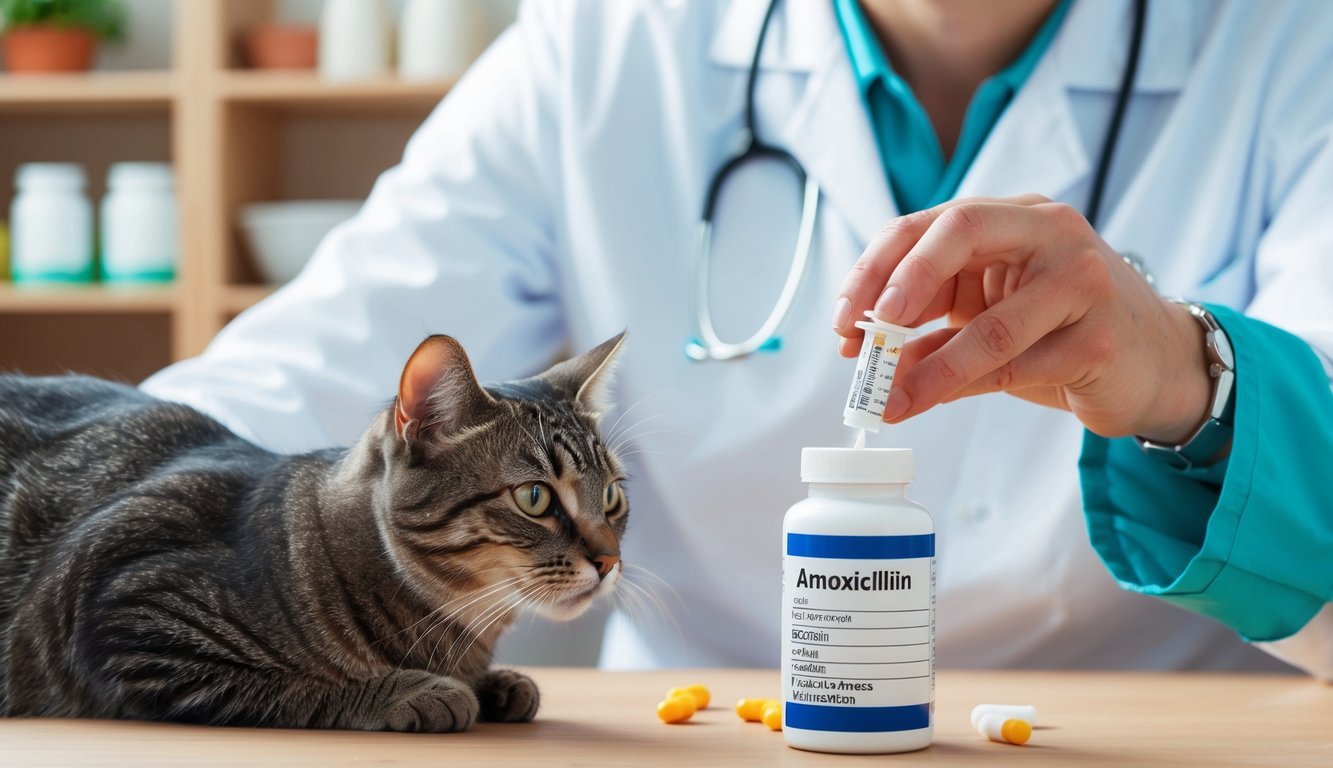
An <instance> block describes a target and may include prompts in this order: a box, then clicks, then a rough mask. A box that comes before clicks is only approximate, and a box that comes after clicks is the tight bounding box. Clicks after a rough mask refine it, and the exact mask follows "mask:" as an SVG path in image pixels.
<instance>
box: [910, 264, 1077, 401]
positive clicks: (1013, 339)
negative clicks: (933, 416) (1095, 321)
mask: <svg viewBox="0 0 1333 768" xmlns="http://www.w3.org/2000/svg"><path fill="white" fill-rule="evenodd" d="M1077 316H1078V315H1077V313H1076V311H1075V304H1074V299H1073V297H1072V296H1071V295H1070V294H1069V292H1061V291H1058V290H1053V287H1052V285H1051V284H1050V283H1049V282H1047V283H1045V284H1037V285H1029V286H1027V287H1024V288H1021V289H1019V290H1018V292H1016V293H1014V294H1013V295H1012V296H1010V297H1009V298H1008V299H1006V300H1005V301H1002V302H1000V303H999V304H996V305H995V306H993V307H991V308H990V309H987V310H986V311H985V312H982V313H981V314H979V315H977V316H976V317H975V318H973V319H972V321H971V322H969V323H968V324H967V325H965V326H963V327H962V328H961V329H959V330H957V332H956V333H955V334H954V335H953V336H952V337H951V338H949V339H947V340H946V341H945V342H944V343H943V344H942V345H940V346H939V348H938V349H936V350H935V351H933V352H931V353H929V354H927V355H925V356H924V357H922V358H920V359H919V360H915V361H913V362H912V363H911V364H910V365H905V366H903V367H904V368H905V370H901V369H900V371H899V373H898V375H897V377H896V378H895V380H894V383H893V389H892V391H891V392H890V395H889V403H888V405H887V407H886V408H885V411H884V417H885V420H886V421H890V422H898V421H902V420H903V419H906V418H910V417H912V416H914V415H916V414H918V413H921V412H923V411H926V410H927V409H929V408H931V407H933V406H935V405H938V404H939V403H941V402H944V401H945V400H947V399H949V398H950V397H951V396H952V395H954V394H955V393H957V392H959V391H960V390H963V389H964V388H966V387H968V386H969V385H972V384H973V383H974V382H976V381H977V380H978V379H981V378H983V377H985V376H987V375H988V374H994V375H995V377H996V378H995V385H996V386H997V387H998V388H1000V389H1008V388H1010V387H1014V386H1017V385H1016V384H1014V381H1015V379H1014V376H1015V375H1016V374H1017V373H1018V372H1019V370H1023V372H1024V374H1025V376H1026V377H1027V378H1026V379H1025V380H1024V381H1025V382H1026V383H1025V384H1023V385H1024V386H1032V385H1033V384H1035V383H1044V379H1043V378H1042V377H1048V376H1052V375H1055V373H1056V372H1058V371H1060V370H1061V369H1062V368H1064V367H1065V364H1064V362H1063V361H1060V360H1051V359H1049V358H1040V359H1039V360H1038V361H1037V363H1036V364H1037V365H1038V367H1037V368H1035V369H1033V370H1030V371H1028V370H1026V366H1027V365H1029V364H1031V363H1028V362H1025V363H1024V364H1023V366H1022V367H1021V368H1016V367H1015V366H1014V365H1013V364H1012V363H1013V361H1014V360H1015V359H1016V358H1018V357H1019V356H1021V355H1023V354H1024V353H1025V352H1026V351H1028V350H1029V348H1031V347H1032V346H1033V345H1035V344H1036V343H1037V342H1038V341H1039V340H1041V339H1042V338H1043V337H1046V336H1048V335H1049V334H1051V333H1052V332H1055V331H1058V330H1059V329H1062V328H1064V327H1066V326H1068V325H1069V324H1070V323H1072V322H1073V321H1074V320H1075V319H1076V317H1077ZM936 333H938V332H936ZM934 336H936V334H928V336H927V337H922V338H923V340H924V339H925V338H929V337H934ZM905 352H906V350H905ZM1040 364H1046V367H1045V368H1043V367H1040ZM1061 383H1063V382H1061ZM987 391H989V390H987Z"/></svg>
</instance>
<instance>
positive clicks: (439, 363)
mask: <svg viewBox="0 0 1333 768" xmlns="http://www.w3.org/2000/svg"><path fill="white" fill-rule="evenodd" d="M619 342H620V338H619V337H617V338H616V339H612V340H611V341H609V342H607V343H606V344H603V345H602V346H600V347H598V348H597V349H595V350H593V351H592V352H589V353H588V354H587V355H584V356H583V357H580V358H575V359H574V360H572V361H569V362H567V363H564V364H562V365H560V366H557V367H556V368H554V369H552V370H551V371H548V372H547V373H546V374H543V375H542V376H540V377H537V378H534V379H528V380H524V381H522V382H513V383H509V384H504V385H496V386H491V387H488V388H482V387H481V386H480V385H478V384H477V383H476V380H475V379H474V378H473V376H472V371H471V368H470V366H469V364H468V362H467V358H466V356H465V355H464V354H463V352H462V349H461V347H458V345H457V343H456V342H454V341H453V340H452V339H448V338H447V337H432V338H431V339H429V340H427V342H425V343H423V345H422V347H421V348H420V349H419V350H418V354H417V355H414V356H413V361H412V362H411V363H409V366H408V368H407V369H406V370H405V371H404V375H403V387H402V388H401V389H400V393H399V397H398V399H397V400H396V401H395V405H391V406H390V407H389V408H387V409H386V410H385V411H384V412H383V413H382V414H380V416H379V417H378V418H376V419H375V421H374V423H373V424H372V425H371V427H370V429H369V430H368V431H367V432H366V434H365V435H364V437H363V438H362V439H361V440H360V442H359V443H357V444H356V445H355V446H353V447H352V448H350V449H349V450H346V451H325V452H320V453H313V454H308V455H302V456H281V455H276V454H273V453H270V452H267V451H264V450H262V449H260V448H257V447H255V446H254V445H252V444H250V443H248V442H246V441H245V440H242V439H241V438H239V437H237V436H235V435H234V434H232V433H231V432H229V431H228V430H227V429H225V428H224V427H223V426H222V425H221V424H219V423H218V422H216V421H214V420H212V419H210V418H208V417H206V416H203V415H202V414H200V413H198V412H197V411H194V410H192V409H190V408H188V407H185V406H182V405H176V404H172V403H166V402H162V401H158V400H155V399H153V398H150V397H148V396H146V395H144V394H142V393H139V392H138V391H136V390H133V389H130V388H128V387H124V386H121V385H117V384H111V383H107V382H103V381H99V380H95V379H89V378H81V377H62V378H47V379H31V378H23V377H17V376H5V377H0V714H3V715H7V716H59V717H103V718H133V719H153V720H174V721H184V722H194V723H211V724H223V725H255V726H279V727H320V728H355V729H391V730H426V731H451V730H461V729H464V728H466V727H468V726H469V725H470V724H471V723H472V722H473V721H474V720H475V719H476V718H477V717H478V716H481V717H483V718H485V719H490V720H500V721H518V720H528V719H531V718H532V717H533V715H534V714H535V712H536V709H537V704H538V694H537V689H536V687H535V686H534V685H533V683H532V681H531V680H529V679H528V678H527V677H525V676H523V675H521V674H518V673H516V672H512V671H504V670H492V669H490V659H491V650H492V646H493V644H494V641H495V639H496V638H497V636H498V635H499V633H500V632H501V631H502V630H503V628H504V627H505V626H506V625H507V624H508V623H509V621H510V619H511V618H512V616H513V615H514V612H515V610H516V609H518V608H519V607H521V606H523V605H525V604H527V605H532V606H534V607H536V608H538V609H543V610H544V611H545V612H547V613H549V614H552V615H557V616H568V615H572V614H577V613H578V612H580V611H581V610H582V609H583V608H586V606H587V605H588V603H589V602H590V601H591V600H592V598H593V597H594V596H595V595H597V594H600V593H604V592H606V591H608V590H609V589H610V588H612V586H613V585H614V582H615V580H616V578H617V576H618V570H619V569H618V568H615V567H612V568H610V569H609V570H608V572H606V573H599V572H598V570H599V569H600V567H601V565H602V562H601V561H598V563H597V564H596V565H594V564H593V563H592V562H591V561H594V560H597V558H598V557H599V556H608V557H609V556H611V555H614V556H615V557H611V558H610V559H618V555H619V539H620V536H621V535H622V534H623V533H624V530H625V522H626V518H627V506H628V505H627V502H626V501H625V500H624V498H623V495H619V494H616V503H615V505H614V506H610V508H607V509H604V507H606V506H609V504H608V502H607V500H608V499H610V498H611V495H612V493H611V490H612V486H613V485H614V486H615V489H618V481H619V479H620V469H619V465H618V464H617V461H616V459H615V457H614V456H613V455H612V454H611V453H610V451H609V450H608V449H607V448H606V447H605V446H604V445H603V444H602V442H601V440H600V438H599V436H598V433H597V426H596V422H597V415H596V413H595V410H596V409H597V408H599V407H600V405H599V403H598V402H597V395H598V393H600V392H601V391H602V390H603V389H604V386H605V379H606V374H605V372H606V370H607V369H608V368H609V362H610V360H611V358H612V357H613V356H614V353H615V350H616V348H617V347H618V345H619ZM423 351H425V352H426V353H428V354H423ZM414 365H415V371H414V368H413V366H414ZM423 384H424V389H423V388H422V387H423ZM534 481H538V482H541V483H545V484H547V485H548V486H549V487H550V488H551V489H553V491H554V499H553V501H552V504H553V507H552V508H550V509H549V511H548V512H547V513H546V514H544V515H543V516H541V517H532V516H529V515H527V514H525V513H524V512H523V511H522V510H521V509H519V507H518V506H517V505H516V501H515V495H514V493H513V492H512V489H514V488H516V487H520V486H523V484H525V483H532V482H534ZM523 487H527V486H523Z"/></svg>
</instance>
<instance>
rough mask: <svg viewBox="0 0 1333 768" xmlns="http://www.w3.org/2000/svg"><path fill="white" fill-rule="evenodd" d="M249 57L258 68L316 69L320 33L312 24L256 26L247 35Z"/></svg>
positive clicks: (247, 56) (247, 55)
mask: <svg viewBox="0 0 1333 768" xmlns="http://www.w3.org/2000/svg"><path fill="white" fill-rule="evenodd" d="M245 55H246V59H247V60H248V61H249V62H250V66H252V67H255V68H256V69H314V68H315V64H316V62H317V60H318V58H319V30H318V29H317V28H316V27H315V26H314V25H312V24H272V23H268V24H256V25H255V26H253V27H250V29H248V30H247V31H246V33H245Z"/></svg>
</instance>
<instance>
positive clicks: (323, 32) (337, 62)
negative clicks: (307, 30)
mask: <svg viewBox="0 0 1333 768" xmlns="http://www.w3.org/2000/svg"><path fill="white" fill-rule="evenodd" d="M392 48H393V27H392V24H391V22H390V17H389V7H388V5H386V4H385V2H384V0H325V3H324V10H323V12H322V13H321V14H320V18H319V74H320V76H321V77H323V78H324V79H326V80H373V79H375V78H377V77H383V76H384V75H387V74H388V73H389V62H390V59H391V58H392Z"/></svg>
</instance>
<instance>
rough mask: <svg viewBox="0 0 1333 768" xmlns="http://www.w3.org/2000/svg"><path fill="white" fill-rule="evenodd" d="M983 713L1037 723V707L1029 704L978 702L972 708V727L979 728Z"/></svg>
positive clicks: (1030, 723)
mask: <svg viewBox="0 0 1333 768" xmlns="http://www.w3.org/2000/svg"><path fill="white" fill-rule="evenodd" d="M983 715H1002V716H1004V717H1006V718H1013V719H1015V720H1022V721H1023V722H1025V723H1027V724H1028V725H1031V726H1034V727H1035V726H1036V725H1037V708H1036V707H1034V706H1032V705H1031V704H978V705H976V706H975V707H973V708H972V727H973V728H979V727H980V724H981V718H982V716H983Z"/></svg>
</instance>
